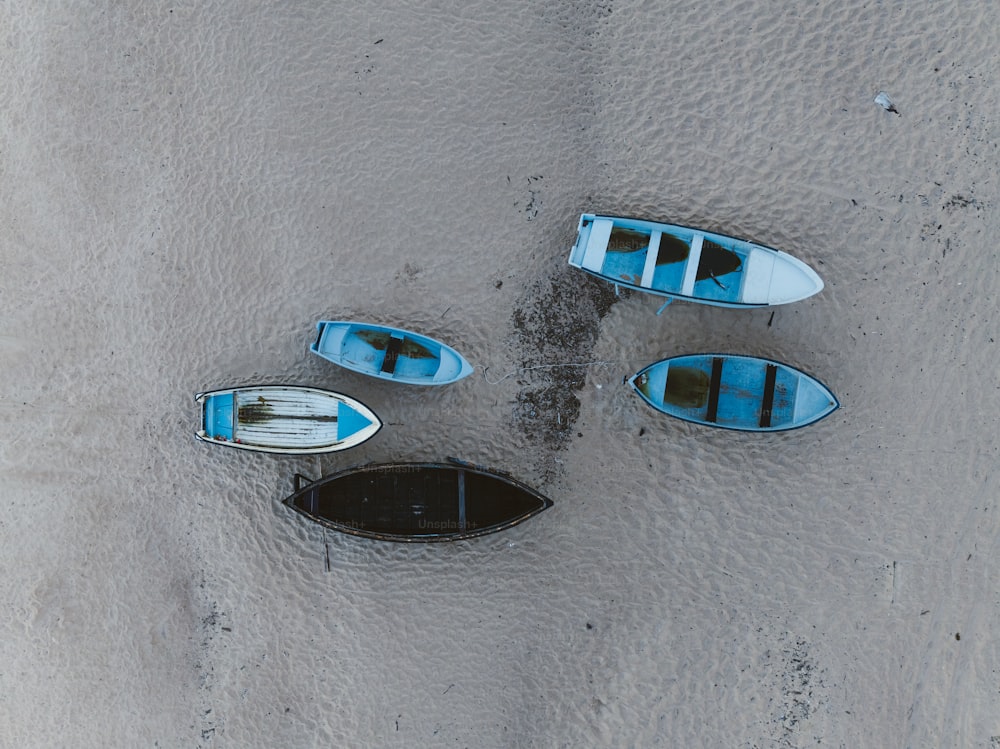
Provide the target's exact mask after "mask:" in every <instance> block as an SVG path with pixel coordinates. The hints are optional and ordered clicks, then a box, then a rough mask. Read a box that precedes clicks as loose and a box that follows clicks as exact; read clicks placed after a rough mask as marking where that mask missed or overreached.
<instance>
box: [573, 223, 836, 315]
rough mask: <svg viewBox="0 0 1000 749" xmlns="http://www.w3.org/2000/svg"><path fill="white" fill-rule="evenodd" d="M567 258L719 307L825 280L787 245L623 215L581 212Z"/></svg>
mask: <svg viewBox="0 0 1000 749" xmlns="http://www.w3.org/2000/svg"><path fill="white" fill-rule="evenodd" d="M569 264H570V265H572V266H574V267H576V268H580V269H581V270H584V271H586V272H588V273H591V274H593V275H595V276H597V277H598V278H603V279H604V280H605V281H609V282H611V283H614V284H618V285H620V286H625V287H627V288H630V289H635V290H636V291H643V292H646V293H648V294H656V295H658V296H663V297H668V298H670V299H683V300H686V301H689V302H698V303H700V304H709V305H713V306H717V307H736V308H744V307H749V308H752V307H768V306H773V305H777V304H789V303H790V302H795V301H799V300H801V299H805V298H807V297H809V296H812V295H813V294H816V293H817V292H819V291H820V290H821V289H822V288H823V281H822V279H820V277H819V276H818V275H817V274H816V272H815V271H813V270H812V268H810V267H809V266H808V265H806V264H805V263H803V262H802V261H801V260H798V259H796V258H794V257H792V256H791V255H788V254H787V253H784V252H781V251H780V250H775V249H773V248H771V247H764V246H762V245H757V244H754V243H752V242H747V241H745V240H742V239H737V238H735V237H728V236H726V235H724V234H716V233H714V232H708V231H703V230H701V229H692V228H690V227H686V226H680V225H678V224H665V223H658V222H654V221H644V220H642V219H634V218H625V217H621V216H597V215H594V214H590V213H585V214H583V215H582V216H581V217H580V223H579V226H578V227H577V237H576V242H575V243H574V245H573V248H572V250H570V256H569Z"/></svg>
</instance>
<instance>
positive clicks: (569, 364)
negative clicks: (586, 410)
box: [483, 359, 630, 385]
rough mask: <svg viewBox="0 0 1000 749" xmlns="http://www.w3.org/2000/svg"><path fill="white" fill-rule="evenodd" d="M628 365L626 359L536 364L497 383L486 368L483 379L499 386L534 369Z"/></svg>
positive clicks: (506, 376)
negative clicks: (508, 379) (488, 374)
mask: <svg viewBox="0 0 1000 749" xmlns="http://www.w3.org/2000/svg"><path fill="white" fill-rule="evenodd" d="M628 363H630V360H627V359H626V360H614V361H584V362H565V363H562V364H536V365H534V366H531V367H518V368H517V369H515V370H513V371H512V372H508V373H507V374H505V375H504V376H503V377H501V378H500V379H499V380H496V381H494V380H491V379H490V378H489V377H487V376H486V373H487V372H488V371H489V369H490V368H489V367H485V368H484V369H483V379H484V380H486V382H487V383H488V384H490V385H499V384H500V383H501V382H503V381H504V380H506V379H507V378H508V377H513V376H514V375H517V374H521V373H522V372H529V371H531V370H533V369H554V368H556V367H593V366H597V365H608V364H628Z"/></svg>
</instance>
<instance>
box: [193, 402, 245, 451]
mask: <svg viewBox="0 0 1000 749" xmlns="http://www.w3.org/2000/svg"><path fill="white" fill-rule="evenodd" d="M195 400H196V402H197V403H198V404H199V405H200V406H201V429H199V430H198V431H197V432H195V437H197V438H198V439H200V440H204V441H205V442H229V441H231V440H232V439H233V418H234V415H235V409H234V405H233V393H232V391H229V390H227V391H224V392H220V393H199V394H198V395H197V396H195Z"/></svg>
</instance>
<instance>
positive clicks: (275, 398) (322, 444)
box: [195, 385, 382, 455]
mask: <svg viewBox="0 0 1000 749" xmlns="http://www.w3.org/2000/svg"><path fill="white" fill-rule="evenodd" d="M195 400H196V401H197V403H198V404H199V405H200V406H201V413H202V417H201V420H202V425H201V429H199V430H198V431H197V432H196V433H195V437H197V438H198V439H200V440H202V441H204V442H212V443H214V444H216V445H226V446H228V447H236V448H241V449H243V450H256V451H259V452H267V453H289V454H298V455H302V454H309V453H328V452H334V451H337V450H346V449H347V448H349V447H354V446H355V445H360V444H361V443H362V442H364V441H365V440H367V439H369V438H371V437H372V436H374V435H375V433H376V432H378V430H379V429H381V428H382V422H381V421H380V420H379V418H378V416H376V415H375V414H374V413H373V412H372V411H371V409H369V408H368V406H366V405H365V404H364V403H362V402H361V401H358V400H355V399H354V398H351V397H349V396H346V395H342V394H340V393H334V392H331V391H329V390H320V389H319V388H310V387H297V386H291V385H286V386H282V385H264V386H256V387H243V388H228V389H225V390H213V391H211V392H205V393H198V395H196V396H195Z"/></svg>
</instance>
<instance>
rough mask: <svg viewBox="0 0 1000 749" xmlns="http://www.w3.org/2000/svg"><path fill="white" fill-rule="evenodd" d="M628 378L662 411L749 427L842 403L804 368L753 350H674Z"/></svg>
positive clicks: (802, 419)
mask: <svg viewBox="0 0 1000 749" xmlns="http://www.w3.org/2000/svg"><path fill="white" fill-rule="evenodd" d="M630 382H631V384H632V387H633V388H634V389H635V391H636V392H637V393H638V394H639V396H640V397H641V398H642V399H643V400H645V401H646V402H647V403H648V404H649V405H651V406H652V407H653V408H655V409H656V410H658V411H661V412H663V413H665V414H668V415H670V416H675V417H677V418H679V419H684V420H685V421H691V422H694V423H696V424H703V425H705V426H715V427H722V428H724V429H738V430H741V431H747V432H778V431H784V430H788V429H798V428H799V427H804V426H807V425H809V424H812V423H815V422H816V421H819V420H820V419H822V418H823V417H825V416H828V415H829V414H831V413H833V411H835V410H836V409H837V408H838V407H839V406H840V403H839V401H838V400H837V398H836V397H835V396H834V394H833V393H832V392H831V391H830V389H829V388H827V387H826V385H824V384H823V383H821V382H820V381H819V380H817V379H815V378H813V377H811V376H810V375H807V374H806V373H805V372H801V371H799V370H798V369H795V368H794V367H790V366H788V365H787V364H781V363H780V362H775V361H771V360H769V359H760V358H757V357H752V356H737V355H733V354H692V355H688V356H675V357H672V358H669V359H663V360H662V361H658V362H654V363H653V364H650V365H649V366H648V367H645V368H644V369H642V370H640V371H639V372H637V373H636V374H635V375H634V376H633V377H632V378H631V380H630Z"/></svg>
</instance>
